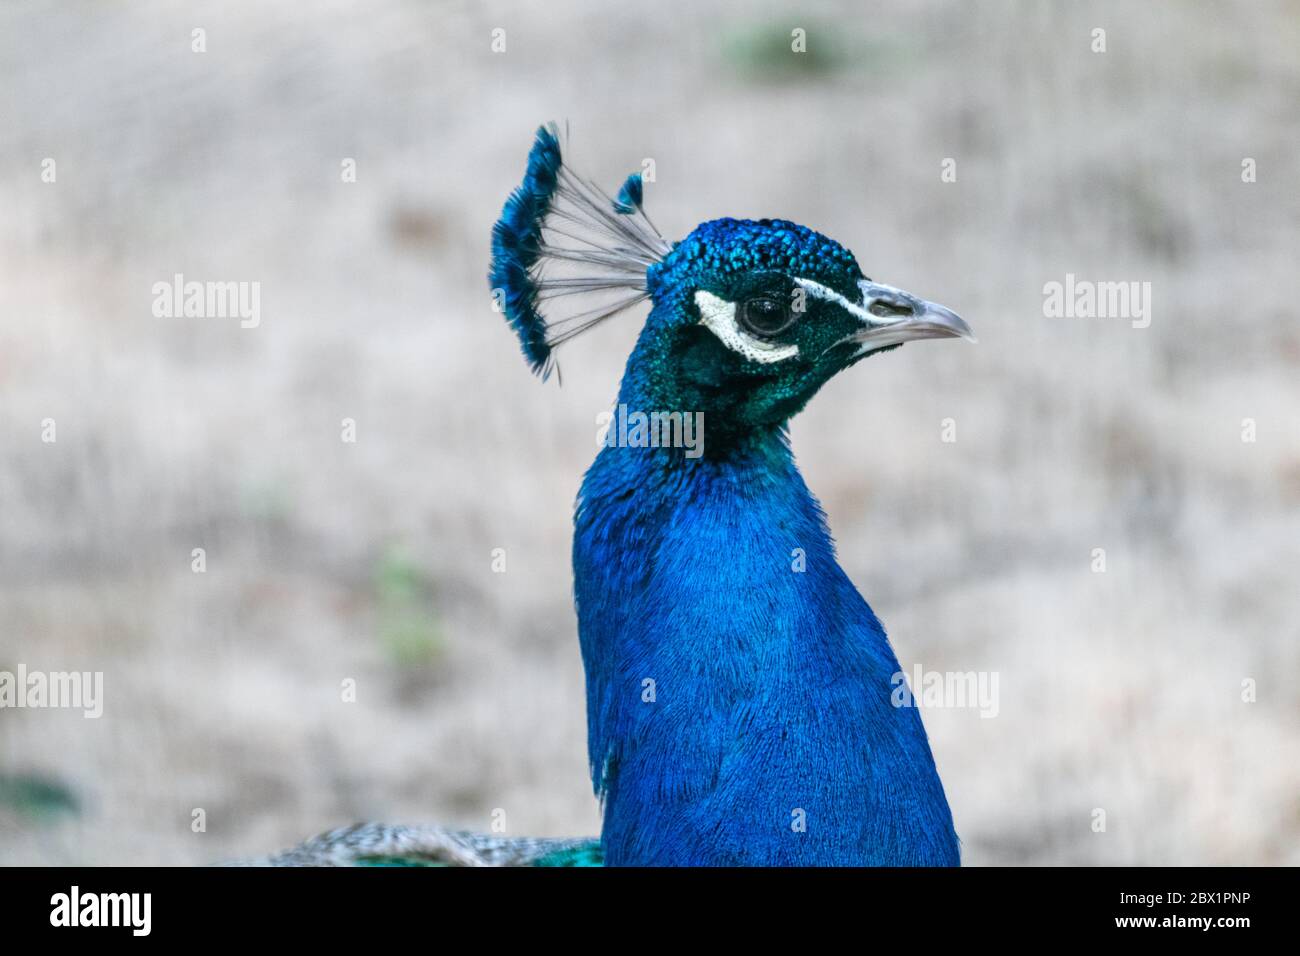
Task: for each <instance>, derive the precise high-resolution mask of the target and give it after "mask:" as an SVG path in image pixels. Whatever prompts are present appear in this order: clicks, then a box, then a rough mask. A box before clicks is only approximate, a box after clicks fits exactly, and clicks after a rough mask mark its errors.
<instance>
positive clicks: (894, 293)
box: [853, 279, 978, 355]
mask: <svg viewBox="0 0 1300 956" xmlns="http://www.w3.org/2000/svg"><path fill="white" fill-rule="evenodd" d="M859 285H860V286H861V287H862V312H863V314H862V315H860V316H859V318H860V319H861V320H862V325H863V328H862V331H860V332H858V333H857V334H856V335H854V337H853V340H854V341H856V342H859V343H861V344H862V348H861V350H860V351H859V353H858V354H860V355H865V354H866V353H867V352H874V351H875V350H876V349H882V348H885V347H886V346H890V345H899V344H901V343H903V342H911V341H912V340H914V339H947V338H962V339H966V340H967V341H970V342H975V341H978V340H977V339H976V338H975V333H974V332H972V331H971V327H970V326H969V325H967V324H966V320H965V319H963V318H962V317H961V316H960V315H958V314H957V313H956V312H954V311H952V309H949V308H947V307H945V306H942V305H937V304H935V303H933V302H926V301H925V300H924V299H918V298H917V297H916V296H914V295H912V294H911V293H908V292H904V291H903V290H902V289H895V288H894V287H893V286H889V285H882V284H881V283H879V282H871V281H869V280H865V279H864V280H863V281H862V282H860V283H859Z"/></svg>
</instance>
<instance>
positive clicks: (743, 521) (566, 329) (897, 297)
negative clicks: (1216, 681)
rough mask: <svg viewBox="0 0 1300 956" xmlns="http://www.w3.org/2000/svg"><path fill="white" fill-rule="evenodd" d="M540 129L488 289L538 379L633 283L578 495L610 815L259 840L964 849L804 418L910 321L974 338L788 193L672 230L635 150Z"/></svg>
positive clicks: (816, 855) (857, 860)
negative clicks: (658, 211)
mask: <svg viewBox="0 0 1300 956" xmlns="http://www.w3.org/2000/svg"><path fill="white" fill-rule="evenodd" d="M567 151H568V142H567V138H566V139H565V141H564V143H563V145H562V141H561V136H560V132H559V130H558V129H557V128H556V127H555V126H554V125H553V124H552V125H547V126H543V127H541V128H540V129H539V130H538V131H537V133H536V136H535V139H534V141H533V144H532V150H531V152H530V154H529V157H528V165H527V169H526V171H525V173H524V178H523V182H522V184H521V185H520V186H519V187H518V188H516V189H515V190H514V192H513V193H512V194H511V195H510V196H509V198H508V200H507V201H506V203H505V207H504V209H503V211H502V214H501V218H500V219H499V220H498V221H497V223H496V225H495V226H494V228H493V231H492V263H491V269H490V273H489V281H490V285H491V288H492V293H493V297H494V301H495V304H496V307H497V309H498V310H499V311H500V312H501V313H503V314H504V316H505V319H506V321H507V323H508V324H509V326H510V328H511V329H513V331H514V332H515V334H516V335H517V336H518V338H519V341H520V344H521V346H522V350H523V355H524V358H525V360H526V361H527V363H528V365H529V366H530V367H531V368H532V370H533V371H534V372H536V373H538V374H539V375H540V376H541V377H542V378H543V379H545V378H546V377H548V376H549V375H551V374H552V373H556V372H558V366H557V364H556V351H557V349H558V348H559V347H560V346H561V345H563V344H564V343H565V342H567V341H569V340H571V339H573V338H574V337H576V336H578V335H581V334H582V333H584V332H586V331H588V330H590V329H592V328H593V327H595V326H597V325H599V324H600V323H602V322H605V321H606V320H608V319H610V318H612V317H614V316H616V315H620V314H622V313H625V312H627V310H629V309H630V308H632V307H633V306H635V305H637V304H638V303H640V302H643V301H647V300H648V301H649V303H650V305H651V308H650V311H649V315H648V317H647V318H646V320H645V324H644V326H643V327H642V329H641V332H640V334H639V337H638V338H637V340H636V345H635V347H634V348H633V350H632V353H631V355H630V356H629V357H628V360H627V365H626V368H625V370H624V373H623V379H622V385H621V387H620V389H619V392H618V398H617V402H616V405H615V407H614V410H613V411H612V412H611V413H610V415H609V423H608V424H609V427H608V430H607V432H606V437H605V440H604V444H603V447H602V448H601V449H600V451H599V453H598V454H597V456H596V459H595V462H594V463H593V464H592V466H591V468H590V469H589V470H588V472H587V474H586V476H585V478H584V480H583V482H582V486H581V490H580V492H579V495H578V500H577V507H576V512H575V519H574V537H573V577H574V596H575V603H576V607H577V617H578V635H579V643H580V646H581V651H582V659H583V664H584V668H585V673H586V697H587V700H586V705H587V726H588V734H587V749H588V755H589V760H590V770H591V781H592V786H593V789H594V791H595V794H596V795H597V797H598V798H599V799H600V801H601V805H602V809H603V825H602V829H601V834H600V837H599V839H594V838H593V839H588V840H532V839H527V840H520V839H514V840H512V839H508V838H505V837H500V836H486V835H478V834H471V833H463V832H458V831H451V830H445V829H442V828H439V827H387V826H382V825H376V824H367V825H362V826H358V827H351V828H348V829H345V830H340V831H335V832H334V833H331V834H325V835H324V836H322V837H318V838H316V840H313V841H310V842H308V843H306V844H303V845H302V846H300V847H298V848H296V849H294V850H290V851H288V852H286V853H284V854H281V855H280V856H279V857H275V858H272V859H271V860H270V862H276V863H285V864H308V863H326V864H338V863H349V864H351V863H372V864H414V863H429V864H469V865H501V864H514V865H586V864H599V863H603V864H604V865H607V866H629V865H630V866H853V865H865V866H876V865H879V866H906V865H916V866H955V865H958V864H959V862H960V846H959V841H958V838H957V834H956V831H955V829H954V826H953V820H952V814H951V811H950V810H949V806H948V801H947V798H946V796H945V793H944V789H943V785H942V784H941V782H940V780H939V775H938V772H937V769H936V767H935V762H934V758H933V756H932V754H931V751H930V745H929V741H928V739H927V737H926V733H925V729H924V727H923V726H922V722H921V718H920V715H919V713H918V711H917V710H916V709H915V708H914V707H910V706H896V702H897V696H898V695H896V694H894V693H893V691H894V690H895V688H896V687H897V686H898V685H897V675H899V674H900V668H899V665H898V661H897V659H896V657H895V655H894V652H893V650H892V648H891V646H890V643H889V640H888V638H887V637H886V635H885V630H884V628H883V627H882V626H881V623H880V621H879V619H878V618H877V617H876V615H875V614H874V613H873V611H872V609H871V607H870V606H869V605H868V604H867V602H866V601H865V600H864V599H863V598H862V596H861V595H860V594H859V593H858V591H857V589H856V588H855V587H854V585H853V583H852V582H851V581H850V580H849V578H848V576H847V575H846V574H845V573H844V571H843V570H842V569H841V568H840V566H839V564H838V563H837V561H836V556H835V547H834V543H833V541H832V538H831V535H830V532H829V529H828V526H827V521H826V516H825V514H824V512H823V511H822V508H821V506H820V504H819V503H818V501H817V499H816V498H815V497H814V496H813V494H812V493H811V492H810V491H809V489H808V487H807V485H806V484H805V483H804V480H803V478H802V476H801V475H800V472H799V469H798V468H797V467H796V465H795V461H794V457H793V454H792V451H791V447H790V440H789V433H788V424H789V422H790V419H791V418H792V417H793V416H794V415H796V414H797V413H798V412H799V411H800V410H802V409H803V407H804V406H805V405H806V404H807V403H808V401H809V400H810V399H811V398H812V397H813V395H815V394H816V393H817V391H818V389H820V388H821V387H822V385H824V384H825V383H826V382H827V381H828V380H829V379H830V378H831V377H832V376H834V375H836V374H838V373H839V372H842V371H844V370H845V369H848V368H850V367H851V366H854V365H856V364H858V363H859V362H861V361H862V360H863V359H865V358H867V357H869V356H873V355H877V354H879V353H881V352H887V351H890V350H892V349H896V348H898V347H899V346H901V345H902V344H904V343H906V342H910V341H913V340H917V339H931V338H950V337H956V338H965V339H968V340H971V341H974V336H973V335H972V333H971V329H970V327H969V326H968V325H967V324H966V322H964V321H963V320H962V319H961V318H960V317H958V316H957V315H956V314H955V313H954V312H952V311H951V310H949V309H947V308H945V307H943V306H940V305H936V304H934V303H931V302H927V301H924V300H922V299H919V298H917V297H915V296H913V295H911V294H909V293H907V292H904V291H902V290H900V289H896V288H894V287H892V286H888V285H885V284H883V283H880V282H876V281H873V280H872V279H869V278H867V277H866V276H865V275H864V274H863V272H862V270H861V268H859V266H858V263H857V260H856V259H855V258H854V256H853V254H852V253H850V252H849V251H848V250H847V249H846V248H844V247H843V246H841V245H840V244H838V243H837V242H835V241H834V240H832V239H829V238H827V237H826V236H824V235H822V234H820V233H818V232H815V231H813V230H812V229H809V228H807V227H805V226H801V225H798V224H796V223H793V222H788V221H785V220H781V219H760V220H747V219H729V218H724V219H714V220H711V221H708V222H704V223H701V224H700V225H698V226H696V227H695V229H694V230H693V231H692V232H691V233H690V234H689V235H687V236H686V237H685V238H684V239H682V240H681V241H679V242H669V241H667V240H665V239H664V237H663V236H662V235H661V234H660V232H659V230H658V229H657V228H656V227H655V225H654V223H653V222H652V221H651V219H650V217H649V216H648V215H647V213H646V211H645V208H644V199H645V179H644V177H643V175H642V173H640V172H634V173H632V174H631V175H630V176H628V177H627V178H626V180H624V181H623V183H622V185H621V186H620V187H619V188H618V190H617V191H616V192H615V194H614V195H612V196H611V195H610V194H609V193H607V192H606V191H604V190H603V189H601V188H600V187H598V186H597V185H595V184H594V183H593V182H592V181H591V180H589V179H586V178H584V177H583V176H581V175H579V174H578V173H577V172H575V171H574V170H573V169H572V168H571V166H570V165H569V164H568V163H567V162H566V161H565V158H564V154H565V153H566V152H567Z"/></svg>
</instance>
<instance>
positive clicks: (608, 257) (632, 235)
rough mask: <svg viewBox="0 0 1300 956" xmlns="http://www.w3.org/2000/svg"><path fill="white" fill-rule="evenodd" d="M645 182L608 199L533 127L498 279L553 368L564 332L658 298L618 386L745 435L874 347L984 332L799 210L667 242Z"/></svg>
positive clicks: (717, 225) (501, 297) (509, 310)
mask: <svg viewBox="0 0 1300 956" xmlns="http://www.w3.org/2000/svg"><path fill="white" fill-rule="evenodd" d="M643 192H644V191H643V185H642V180H641V176H640V174H638V173H633V174H632V175H631V176H629V177H628V178H627V180H626V181H625V182H624V184H623V186H622V188H621V189H620V190H619V192H618V194H617V196H616V197H612V198H611V197H610V196H608V195H607V194H605V193H604V192H602V191H601V190H600V189H599V188H598V187H596V186H595V185H593V184H592V183H591V182H590V181H588V180H586V179H583V178H582V177H580V176H578V175H577V174H575V173H573V172H572V171H571V170H570V169H569V167H568V166H567V165H565V164H564V162H563V160H562V156H561V149H560V143H559V139H558V136H557V134H556V131H555V129H554V128H553V127H543V128H541V129H540V130H538V132H537V139H536V141H535V143H534V145H533V150H532V153H531V155H530V156H529V163H528V170H527V172H526V174H525V178H524V182H523V184H522V185H521V186H520V187H519V188H518V189H517V190H515V192H514V193H513V194H512V195H511V197H510V199H509V200H508V201H507V203H506V206H505V210H504V211H503V213H502V216H501V219H500V220H499V221H498V222H497V224H496V227H495V229H494V230H493V258H492V269H491V272H490V276H489V279H490V282H491V284H492V287H493V290H494V296H495V297H496V299H497V301H498V303H499V307H500V309H501V310H502V311H503V312H504V313H505V315H506V318H507V320H508V321H509V323H510V325H511V326H512V327H513V328H514V329H515V331H516V333H518V335H519V337H520V340H521V341H522V343H523V350H524V355H525V357H526V358H527V359H528V360H529V362H530V364H531V365H532V367H533V369H534V370H535V371H538V372H540V373H541V374H542V375H543V376H545V375H547V374H549V372H550V371H551V370H552V369H553V368H554V350H555V349H556V348H557V347H558V346H559V345H561V344H562V343H563V342H565V341H567V340H568V339H570V338H572V337H574V336H575V335H578V334H581V333H582V332H583V331H586V330H587V329H589V328H591V327H592V326H594V325H596V324H597V323H599V322H602V321H604V320H605V319H607V318H609V317H610V316H613V315H616V314H618V313H620V312H622V311H624V310H625V309H627V308H629V307H631V306H633V305H635V304H637V303H638V302H640V301H642V300H644V299H647V298H648V299H650V300H651V301H652V303H653V308H652V309H651V312H650V316H649V318H648V319H647V320H646V323H645V326H644V328H643V329H642V331H641V335H640V337H639V338H638V341H637V346H636V349H635V350H634V351H633V353H632V355H631V357H630V358H629V360H628V365H627V369H626V372H625V375H624V383H623V397H624V398H633V399H634V400H635V401H637V402H638V403H643V404H646V405H648V406H649V407H653V408H656V409H667V410H680V411H695V412H704V413H705V414H706V415H707V416H709V417H710V422H709V425H710V429H711V431H712V432H713V434H715V435H716V434H717V433H718V430H719V426H721V427H722V428H723V429H725V430H727V431H732V432H735V433H743V432H744V431H746V430H748V429H752V428H755V427H759V426H764V425H781V424H783V423H784V422H785V421H787V420H788V419H789V418H790V417H791V416H793V415H794V414H795V413H797V412H798V411H799V410H800V409H802V408H803V407H804V405H805V404H807V402H808V400H809V399H810V398H812V396H813V395H814V394H816V392H817V390H818V389H819V388H820V387H821V386H822V385H823V384H825V382H826V381H827V380H828V379H830V378H831V377H832V376H833V375H835V374H836V373H837V372H839V371H841V370H843V369H846V368H849V367H850V366H852V365H854V364H856V363H857V362H860V361H861V360H862V359H864V358H866V357H867V356H869V355H874V354H876V353H878V352H884V351H887V350H889V349H894V348H897V347H898V346H900V345H902V344H903V343H905V342H910V341H913V340H916V339H933V338H952V337H960V338H966V339H970V340H971V341H974V336H973V335H972V334H971V329H970V327H969V326H968V325H967V324H966V323H965V322H964V321H963V320H962V319H961V318H960V317H959V316H957V315H956V314H955V313H954V312H952V311H951V310H949V309H947V308H945V307H943V306H941V305H935V304H934V303H931V302H926V301H925V300H923V299H919V298H917V297H916V296H913V295H911V294H909V293H907V292H904V291H902V290H901V289H896V288H894V287H892V286H888V285H884V284H882V283H879V282H874V281H872V280H871V279H869V278H867V277H866V276H865V275H863V273H862V270H861V268H859V266H858V263H857V260H856V259H855V258H854V257H853V254H852V253H850V252H849V251H848V250H847V249H845V248H844V247H843V246H841V245H840V244H839V243H837V242H835V241H834V240H832V239H829V238H827V237H826V236H823V235H821V234H820V233H818V232H815V231H813V230H812V229H809V228H807V227H805V226H800V225H797V224H796V223H792V222H785V221H783V220H779V219H763V220H739V219H716V220H712V221H710V222H705V223H702V224H700V225H699V226H697V227H696V228H695V229H694V230H693V231H692V232H691V233H690V235H688V236H687V237H686V238H685V239H683V240H682V241H681V242H677V243H668V242H667V241H666V240H664V239H663V237H662V236H661V235H660V234H659V232H658V230H657V229H656V228H655V227H654V225H653V223H652V222H651V221H650V219H649V217H648V216H647V215H646V213H645V210H644V208H643V204H642V200H643ZM563 306H568V307H569V308H567V309H563V308H561V307H563Z"/></svg>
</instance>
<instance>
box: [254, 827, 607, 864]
mask: <svg viewBox="0 0 1300 956" xmlns="http://www.w3.org/2000/svg"><path fill="white" fill-rule="evenodd" d="M240 865H244V866H600V865H601V853H600V841H599V840H596V839H595V838H591V837H586V838H582V837H580V838H569V839H566V838H555V839H548V838H540V837H502V836H494V835H490V834H485V833H473V832H470V831H468V830H450V829H448V828H446V827H439V826H390V825H388V824H383V823H358V824H355V825H353V826H350V827H342V828H340V829H338V830H331V831H330V832H328V833H322V834H321V835H320V836H317V837H313V838H312V839H310V840H307V841H305V842H303V843H300V844H298V846H296V847H293V848H292V849H288V850H285V851H283V852H282V853H277V854H275V855H273V856H268V857H264V858H261V859H255V860H245V861H242V862H241V864H240Z"/></svg>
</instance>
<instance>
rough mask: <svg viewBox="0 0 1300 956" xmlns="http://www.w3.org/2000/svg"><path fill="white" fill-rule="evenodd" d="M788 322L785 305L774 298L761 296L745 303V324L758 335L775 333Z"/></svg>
mask: <svg viewBox="0 0 1300 956" xmlns="http://www.w3.org/2000/svg"><path fill="white" fill-rule="evenodd" d="M788 324H789V316H788V314H787V312H786V308H785V305H784V304H783V303H781V302H778V301H777V300H776V299H773V298H768V297H763V298H758V299H750V300H749V301H748V302H746V303H745V325H746V326H748V328H749V330H750V331H751V332H756V333H758V334H759V335H775V334H776V333H777V332H780V331H782V330H783V329H784V328H785V327H786V326H787V325H788Z"/></svg>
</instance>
